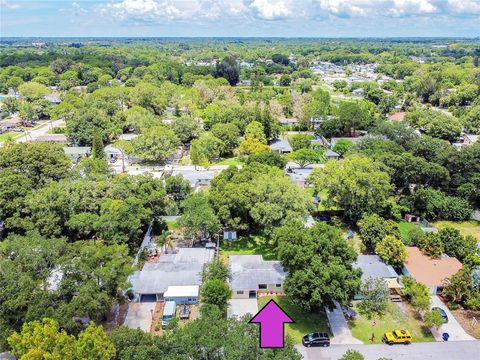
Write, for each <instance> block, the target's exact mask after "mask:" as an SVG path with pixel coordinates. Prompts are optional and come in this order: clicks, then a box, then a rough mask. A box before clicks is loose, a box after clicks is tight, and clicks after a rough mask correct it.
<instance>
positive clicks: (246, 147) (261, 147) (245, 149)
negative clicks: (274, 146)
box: [236, 139, 271, 156]
mask: <svg viewBox="0 0 480 360" xmlns="http://www.w3.org/2000/svg"><path fill="white" fill-rule="evenodd" d="M270 151H271V149H270V146H268V145H266V144H263V143H262V142H261V141H259V140H257V139H246V140H243V141H242V142H241V143H240V146H239V147H238V148H237V150H236V153H237V154H238V155H240V156H242V155H247V156H248V155H254V154H261V153H266V152H270Z"/></svg>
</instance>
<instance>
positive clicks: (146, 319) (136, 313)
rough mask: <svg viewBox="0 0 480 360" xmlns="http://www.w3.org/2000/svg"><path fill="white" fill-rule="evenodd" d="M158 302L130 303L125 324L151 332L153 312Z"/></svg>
mask: <svg viewBox="0 0 480 360" xmlns="http://www.w3.org/2000/svg"><path fill="white" fill-rule="evenodd" d="M156 305H157V303H156V302H143V303H142V302H132V303H130V304H129V305H128V311H127V316H126V318H125V322H124V323H123V325H125V326H128V327H129V328H132V329H141V330H143V331H145V332H150V326H151V325H152V313H153V312H154V311H155V306H156Z"/></svg>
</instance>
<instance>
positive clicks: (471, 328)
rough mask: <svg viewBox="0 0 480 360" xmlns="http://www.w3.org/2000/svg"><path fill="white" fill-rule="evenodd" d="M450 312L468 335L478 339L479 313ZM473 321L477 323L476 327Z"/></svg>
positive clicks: (469, 311) (463, 310) (466, 311)
mask: <svg viewBox="0 0 480 360" xmlns="http://www.w3.org/2000/svg"><path fill="white" fill-rule="evenodd" d="M450 312H451V313H452V314H453V316H455V319H457V321H458V322H459V323H460V325H461V326H462V327H463V329H464V330H465V331H466V332H467V333H468V334H469V335H471V336H473V337H474V338H476V339H480V311H473V310H465V309H458V310H450ZM474 319H476V321H477V322H478V323H477V324H476V325H475V320H474Z"/></svg>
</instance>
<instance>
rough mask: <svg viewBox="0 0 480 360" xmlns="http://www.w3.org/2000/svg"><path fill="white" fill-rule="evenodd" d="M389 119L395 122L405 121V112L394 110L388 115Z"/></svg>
mask: <svg viewBox="0 0 480 360" xmlns="http://www.w3.org/2000/svg"><path fill="white" fill-rule="evenodd" d="M388 120H389V121H393V122H397V121H403V120H405V112H404V111H400V112H394V113H392V114H389V115H388Z"/></svg>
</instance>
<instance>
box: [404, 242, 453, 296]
mask: <svg viewBox="0 0 480 360" xmlns="http://www.w3.org/2000/svg"><path fill="white" fill-rule="evenodd" d="M462 268H463V265H462V263H461V262H460V261H458V260H457V258H455V257H450V256H446V255H443V256H442V257H441V258H440V259H433V258H430V257H428V256H426V255H424V254H423V253H422V252H421V251H420V249H419V248H417V247H413V246H409V247H407V259H406V260H405V263H404V267H403V274H404V275H406V276H411V277H413V278H414V279H415V280H416V281H417V282H419V283H422V284H424V285H426V286H428V288H429V289H430V293H431V294H432V295H434V294H439V293H441V292H442V290H443V286H444V283H445V280H446V279H448V278H450V277H452V276H453V275H455V274H456V273H458V272H459V271H460V270H462Z"/></svg>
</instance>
